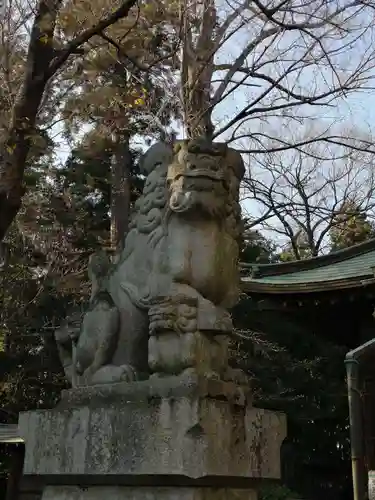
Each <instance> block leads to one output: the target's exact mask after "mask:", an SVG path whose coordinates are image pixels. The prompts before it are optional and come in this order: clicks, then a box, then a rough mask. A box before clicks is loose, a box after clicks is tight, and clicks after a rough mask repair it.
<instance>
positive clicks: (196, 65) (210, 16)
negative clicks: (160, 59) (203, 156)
mask: <svg viewBox="0 0 375 500" xmlns="http://www.w3.org/2000/svg"><path fill="white" fill-rule="evenodd" d="M194 9H197V6H196V5H195V4H191V5H188V2H187V1H185V12H184V14H183V21H182V22H183V24H182V26H183V29H182V31H181V32H182V38H183V40H182V47H183V48H182V63H181V88H182V102H183V112H184V122H185V123H184V125H185V129H186V132H187V136H188V138H194V137H199V136H200V137H202V136H203V137H207V138H208V139H211V138H212V136H213V133H214V126H213V124H212V116H211V115H212V103H211V81H212V75H213V68H214V55H215V41H214V35H215V27H216V23H217V13H216V7H215V1H214V0H205V1H204V2H203V4H202V5H201V6H200V12H198V11H197V12H193V10H194ZM197 16H199V17H201V25H200V32H199V34H198V36H196V37H193V31H194V28H193V27H192V23H191V18H194V17H197ZM193 38H196V41H195V43H194V42H193Z"/></svg>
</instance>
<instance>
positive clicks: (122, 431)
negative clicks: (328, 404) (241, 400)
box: [19, 384, 286, 485]
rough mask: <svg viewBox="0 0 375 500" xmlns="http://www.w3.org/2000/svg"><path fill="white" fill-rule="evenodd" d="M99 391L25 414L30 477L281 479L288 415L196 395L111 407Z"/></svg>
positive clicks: (22, 423)
mask: <svg viewBox="0 0 375 500" xmlns="http://www.w3.org/2000/svg"><path fill="white" fill-rule="evenodd" d="M129 385H131V384H128V386H129ZM92 390H93V388H90V391H91V392H90V395H91V397H90V398H89V400H87V399H85V398H84V401H85V403H84V404H82V405H78V403H76V406H75V407H70V408H69V407H64V406H62V407H61V408H57V409H54V410H40V411H32V412H26V413H23V414H21V416H20V420H19V431H20V433H21V436H22V437H23V439H24V440H25V445H26V454H25V463H24V474H26V475H27V474H29V475H39V476H49V475H54V476H56V475H57V476H69V475H70V476H81V477H82V476H86V475H89V476H91V477H92V476H96V477H100V476H102V477H103V476H106V475H108V476H121V477H129V478H134V477H135V476H136V477H138V478H139V477H141V476H145V477H154V476H168V477H170V476H171V475H173V476H175V477H178V476H179V477H187V478H192V479H199V478H207V477H211V478H213V479H212V481H213V482H212V484H213V485H218V484H217V483H215V480H214V478H219V477H221V478H223V477H232V478H244V479H251V478H267V479H278V478H279V477H280V446H281V444H282V441H283V440H284V438H285V436H286V424H285V417H284V415H282V414H277V413H273V412H270V411H266V410H262V409H257V408H253V407H251V406H250V405H244V406H241V405H237V404H234V403H233V402H231V401H228V400H227V399H223V400H220V399H214V398H210V397H208V396H206V397H199V396H193V394H194V393H190V395H189V396H188V397H183V396H182V395H179V396H178V397H177V396H175V397H172V396H171V395H170V396H169V397H164V396H163V397H159V398H158V397H156V395H155V394H153V396H152V398H149V397H147V392H144V393H142V394H143V396H142V397H141V398H140V399H139V400H137V399H136V397H135V394H134V393H133V395H132V397H130V393H131V391H130V390H129V389H128V392H127V394H128V397H125V398H124V397H119V396H117V397H114V398H109V399H108V400H107V399H106V398H105V397H103V394H101V397H100V398H99V399H96V398H95V395H94V394H93V392H92ZM99 393H101V392H100V391H99ZM55 484H56V483H55ZM59 484H64V483H59ZM65 484H68V483H65ZM70 484H71V483H70ZM112 484H113V483H112ZM121 484H129V483H124V482H122V483H121ZM130 484H134V483H130ZM148 484H150V483H148ZM159 484H160V483H159Z"/></svg>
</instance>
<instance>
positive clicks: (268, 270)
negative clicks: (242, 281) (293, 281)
mask: <svg viewBox="0 0 375 500" xmlns="http://www.w3.org/2000/svg"><path fill="white" fill-rule="evenodd" d="M373 251H375V238H373V239H371V240H368V241H365V242H364V243H360V244H358V245H353V246H352V247H349V248H345V249H343V250H338V251H337V252H332V253H330V254H327V255H320V256H318V257H312V258H310V259H306V260H295V261H291V262H281V263H276V264H242V263H241V267H243V269H246V270H249V271H250V273H251V277H252V278H265V277H267V276H280V275H282V274H290V273H296V272H300V271H308V270H310V269H317V268H319V267H324V266H329V265H331V264H336V263H337V262H343V261H345V260H350V259H352V258H354V257H357V256H358V255H364V254H366V253H369V252H373Z"/></svg>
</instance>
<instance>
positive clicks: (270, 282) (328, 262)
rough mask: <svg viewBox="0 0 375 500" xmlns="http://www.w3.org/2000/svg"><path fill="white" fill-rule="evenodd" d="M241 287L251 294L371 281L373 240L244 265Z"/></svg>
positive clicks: (374, 270) (374, 271)
mask: <svg viewBox="0 0 375 500" xmlns="http://www.w3.org/2000/svg"><path fill="white" fill-rule="evenodd" d="M243 268H244V270H245V271H247V272H248V273H249V275H248V276H245V277H243V278H242V280H241V281H242V289H243V290H244V291H246V292H255V293H279V294H280V293H311V292H320V291H328V290H334V289H336V290H339V289H345V288H354V287H361V286H367V285H371V284H375V239H372V240H369V241H367V242H365V243H361V244H360V245H355V246H353V247H351V248H347V249H345V250H340V251H338V252H333V253H331V254H328V255H322V256H319V257H314V258H311V259H307V260H300V261H293V262H283V263H281V264H247V265H246V264H245V265H244V266H243Z"/></svg>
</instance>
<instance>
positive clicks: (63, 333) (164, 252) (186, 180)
mask: <svg viewBox="0 0 375 500" xmlns="http://www.w3.org/2000/svg"><path fill="white" fill-rule="evenodd" d="M143 168H144V170H145V173H146V174H147V179H146V183H145V187H144V190H143V194H142V196H141V197H140V199H139V200H138V201H137V203H136V212H135V216H134V218H133V220H132V222H131V224H130V231H129V233H128V235H127V238H126V242H125V249H124V252H123V254H122V255H121V258H120V259H119V261H118V262H117V263H116V264H115V265H113V266H112V265H111V264H110V263H109V261H108V259H107V260H106V259H105V256H103V255H101V256H100V257H99V256H98V257H97V258H95V257H93V258H92V259H91V261H90V265H89V273H90V276H91V279H92V284H93V293H92V297H91V303H90V306H89V310H88V311H87V313H86V314H85V317H84V319H83V322H82V328H81V331H80V334H79V335H78V336H77V335H76V326H75V325H74V327H66V328H63V329H60V330H59V331H58V332H57V333H56V340H57V342H58V346H59V352H60V356H61V359H62V362H63V365H64V368H65V373H66V376H67V378H68V379H69V380H70V381H71V382H72V385H73V386H87V385H95V384H103V383H115V382H119V381H128V382H131V381H134V380H135V379H137V378H138V379H139V378H142V377H144V378H147V377H148V374H149V372H150V371H151V372H152V373H158V374H162V375H166V374H167V375H168V374H169V375H172V374H174V375H178V374H180V373H181V372H183V371H184V370H191V369H194V370H195V371H196V372H197V373H199V374H206V375H207V376H212V377H216V378H223V379H226V378H228V376H227V366H228V335H230V333H231V331H232V323H231V319H230V316H229V314H228V313H227V311H226V308H228V307H232V306H233V305H234V304H235V303H236V301H237V299H238V294H239V273H238V262H237V261H238V253H239V246H238V239H239V236H240V228H241V225H240V205H239V201H238V199H239V185H240V180H241V178H242V176H243V173H244V166H243V162H242V159H241V155H240V154H239V153H238V152H236V151H234V150H232V149H230V148H228V147H227V145H226V144H224V143H209V142H207V141H203V140H194V141H191V142H181V143H179V144H178V145H177V147H176V151H175V152H173V151H172V149H171V148H169V147H168V146H167V145H163V144H157V145H154V146H152V147H151V148H150V150H149V151H148V153H147V154H146V156H145V158H144V160H143ZM74 323H75V320H74ZM72 332H73V333H72ZM149 335H150V340H149Z"/></svg>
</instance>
